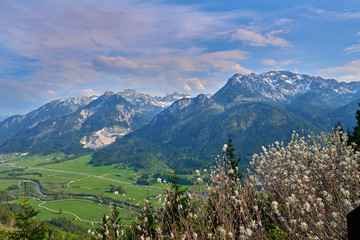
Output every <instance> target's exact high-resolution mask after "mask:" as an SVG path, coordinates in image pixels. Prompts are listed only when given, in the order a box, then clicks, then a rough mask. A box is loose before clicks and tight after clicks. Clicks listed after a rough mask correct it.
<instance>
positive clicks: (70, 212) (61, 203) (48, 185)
mask: <svg viewBox="0 0 360 240" xmlns="http://www.w3.org/2000/svg"><path fill="white" fill-rule="evenodd" d="M50 157H54V156H50ZM50 157H48V156H46V157H41V156H32V157H27V156H26V157H21V158H19V157H18V158H13V159H10V160H8V161H7V163H12V164H15V165H14V166H0V189H7V188H8V187H9V186H13V185H20V186H22V185H23V183H21V182H20V180H21V179H32V180H34V181H37V182H39V183H40V185H41V190H42V192H43V193H44V194H46V196H40V195H39V194H37V193H36V190H35V184H34V183H28V186H29V188H28V189H29V190H30V191H31V194H30V195H32V196H33V199H32V202H31V205H32V206H34V207H35V208H36V209H39V210H40V211H41V213H40V214H39V215H38V218H39V219H42V220H50V219H52V218H56V217H60V216H67V217H68V218H70V219H72V220H73V221H74V223H76V224H78V225H82V226H84V227H87V228H89V225H88V223H89V222H92V221H98V220H99V219H100V217H101V213H100V212H101V211H103V213H104V214H108V213H109V209H108V207H107V206H104V205H103V206H102V208H100V206H99V204H98V197H99V196H100V197H101V198H103V199H104V198H105V199H108V200H109V201H111V202H118V204H117V205H118V206H119V207H120V208H121V209H120V213H121V216H122V217H123V219H124V220H125V222H126V223H129V222H130V218H131V214H130V212H129V211H133V210H136V209H138V208H139V206H142V205H143V197H150V196H154V195H161V194H162V193H163V190H162V188H161V187H160V185H159V184H156V185H152V186H139V185H136V184H135V180H134V176H136V174H137V173H136V172H135V171H134V170H131V169H120V168H117V167H115V166H101V167H93V166H92V165H90V164H88V162H89V161H90V160H91V156H90V155H88V156H83V157H80V158H77V159H73V160H68V161H65V162H61V163H57V164H51V165H43V166H37V165H39V164H40V163H44V162H45V161H51V160H46V159H48V158H50ZM44 159H45V160H44ZM114 186H115V187H118V186H121V187H122V188H123V189H125V190H126V193H125V196H123V195H122V194H120V195H119V196H118V195H115V194H114V193H113V192H111V188H112V187H114ZM9 191H10V192H11V193H12V194H13V195H14V196H18V197H21V196H22V195H23V191H24V190H23V188H18V189H14V190H9ZM153 201H155V200H153ZM18 202H19V203H20V201H18ZM60 209H61V212H62V213H61V214H60V213H59V211H60ZM101 209H102V210H101ZM132 214H135V213H132ZM79 218H80V219H79ZM74 219H77V220H74Z"/></svg>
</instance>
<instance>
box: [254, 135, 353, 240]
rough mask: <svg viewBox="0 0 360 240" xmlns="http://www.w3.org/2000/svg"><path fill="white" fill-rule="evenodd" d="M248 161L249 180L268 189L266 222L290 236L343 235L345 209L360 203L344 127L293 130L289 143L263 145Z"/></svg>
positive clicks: (325, 236) (264, 190) (324, 236)
mask: <svg viewBox="0 0 360 240" xmlns="http://www.w3.org/2000/svg"><path fill="white" fill-rule="evenodd" d="M251 165H252V166H253V167H254V169H255V174H253V175H252V176H250V178H251V181H252V182H253V184H254V185H255V186H256V187H258V189H259V190H260V191H261V192H264V193H266V195H267V200H268V204H267V207H265V208H264V209H263V211H264V212H265V214H266V215H267V217H268V223H267V224H268V225H271V224H273V225H274V226H277V227H279V228H280V229H281V230H283V231H284V232H286V234H287V238H288V239H346V236H347V234H346V233H347V231H346V218H345V217H346V214H347V213H348V212H349V211H350V210H352V209H353V208H355V207H357V206H358V205H359V203H360V202H359V199H360V198H359V197H360V196H359V195H360V192H359V191H360V168H359V167H360V165H359V152H355V151H354V148H353V146H348V145H347V135H346V134H345V133H342V132H341V131H339V130H336V131H334V133H332V134H325V133H323V134H321V135H320V136H314V135H313V134H311V135H309V136H308V137H307V138H305V137H300V136H299V135H298V134H296V133H294V134H293V136H292V140H291V141H290V143H289V144H288V145H287V146H284V144H283V143H278V142H275V144H273V145H271V146H269V148H268V149H266V148H263V153H261V154H260V155H254V157H253V161H252V163H251Z"/></svg>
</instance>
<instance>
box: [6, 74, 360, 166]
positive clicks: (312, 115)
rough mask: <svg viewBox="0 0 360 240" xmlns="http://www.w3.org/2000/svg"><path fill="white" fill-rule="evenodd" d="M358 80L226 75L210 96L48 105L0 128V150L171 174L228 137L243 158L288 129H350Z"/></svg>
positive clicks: (120, 96)
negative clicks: (85, 156)
mask: <svg viewBox="0 0 360 240" xmlns="http://www.w3.org/2000/svg"><path fill="white" fill-rule="evenodd" d="M359 90H360V83H359V82H351V83H345V82H338V81H336V80H334V79H323V78H321V77H314V76H309V75H305V74H298V73H292V72H287V71H271V72H267V73H262V74H255V73H251V74H248V75H241V74H235V75H233V76H232V77H231V78H230V79H229V80H228V81H227V83H226V84H225V86H224V87H222V88H221V89H220V90H219V91H217V92H216V93H215V94H214V95H213V96H209V95H203V94H200V95H198V96H196V97H193V98H191V97H190V96H189V95H184V94H179V93H174V94H171V95H168V96H165V97H152V96H150V95H147V94H143V93H139V92H137V91H135V90H124V91H122V92H119V93H112V92H105V93H104V94H103V95H102V96H98V97H96V96H93V97H84V98H69V99H61V100H55V101H53V102H50V103H48V104H46V105H44V106H43V107H41V108H39V109H37V110H35V111H33V112H30V113H28V114H26V115H23V116H12V117H10V118H8V119H6V120H4V121H3V122H1V123H0V144H1V145H0V151H1V152H14V151H17V152H19V151H21V152H24V151H28V152H37V153H49V152H54V151H62V152H65V153H69V154H70V153H84V152H91V151H94V150H93V149H97V150H96V151H95V152H94V153H93V159H92V161H91V162H92V163H93V164H95V165H104V164H114V163H118V164H119V163H121V164H125V165H130V166H132V167H135V168H159V167H162V166H163V167H171V168H173V169H177V170H179V171H186V169H193V168H199V167H205V166H209V165H210V164H212V163H213V161H214V160H213V159H214V157H215V156H216V155H217V154H219V153H220V150H221V148H222V145H223V144H224V143H226V142H227V140H228V139H229V138H232V139H233V142H234V144H235V148H236V149H237V153H238V155H239V156H241V157H243V158H244V159H247V158H248V157H249V156H250V155H252V154H253V153H255V152H258V151H259V150H260V148H261V146H262V145H268V144H271V143H272V142H274V141H275V140H277V141H285V142H286V141H288V140H289V139H290V136H291V133H292V132H293V130H296V131H298V132H299V131H302V130H306V131H307V130H311V131H313V132H316V133H317V132H320V131H330V130H331V128H332V127H334V125H335V124H336V122H337V121H340V122H341V124H342V125H343V127H344V128H345V129H346V128H351V127H353V126H354V125H355V112H356V110H357V103H358V101H359V99H360V91H359Z"/></svg>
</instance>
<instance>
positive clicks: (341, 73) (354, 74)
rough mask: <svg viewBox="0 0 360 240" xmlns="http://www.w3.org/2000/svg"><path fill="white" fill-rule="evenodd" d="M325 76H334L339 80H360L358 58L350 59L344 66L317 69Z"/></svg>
mask: <svg viewBox="0 0 360 240" xmlns="http://www.w3.org/2000/svg"><path fill="white" fill-rule="evenodd" d="M318 71H319V72H320V73H322V74H323V75H325V77H329V78H336V79H338V80H339V81H344V82H351V81H360V60H356V61H352V62H349V63H347V64H346V65H344V66H339V67H333V68H325V69H320V70H318Z"/></svg>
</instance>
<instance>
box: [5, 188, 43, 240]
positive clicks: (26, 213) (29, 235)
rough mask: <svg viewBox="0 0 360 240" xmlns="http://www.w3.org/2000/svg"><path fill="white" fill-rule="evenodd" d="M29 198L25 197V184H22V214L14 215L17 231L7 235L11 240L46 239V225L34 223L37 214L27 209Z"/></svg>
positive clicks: (31, 209) (33, 210)
mask: <svg viewBox="0 0 360 240" xmlns="http://www.w3.org/2000/svg"><path fill="white" fill-rule="evenodd" d="M29 199H30V197H27V196H26V182H24V200H23V202H24V206H23V207H22V209H23V212H20V213H18V214H17V215H16V224H15V226H16V227H17V230H15V231H13V232H11V233H9V239H12V240H24V239H25V240H41V239H46V231H47V228H48V227H47V225H46V224H45V223H44V222H38V221H35V220H34V218H35V216H36V215H37V214H38V213H39V212H38V211H36V210H35V209H33V208H29V203H28V202H29Z"/></svg>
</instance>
